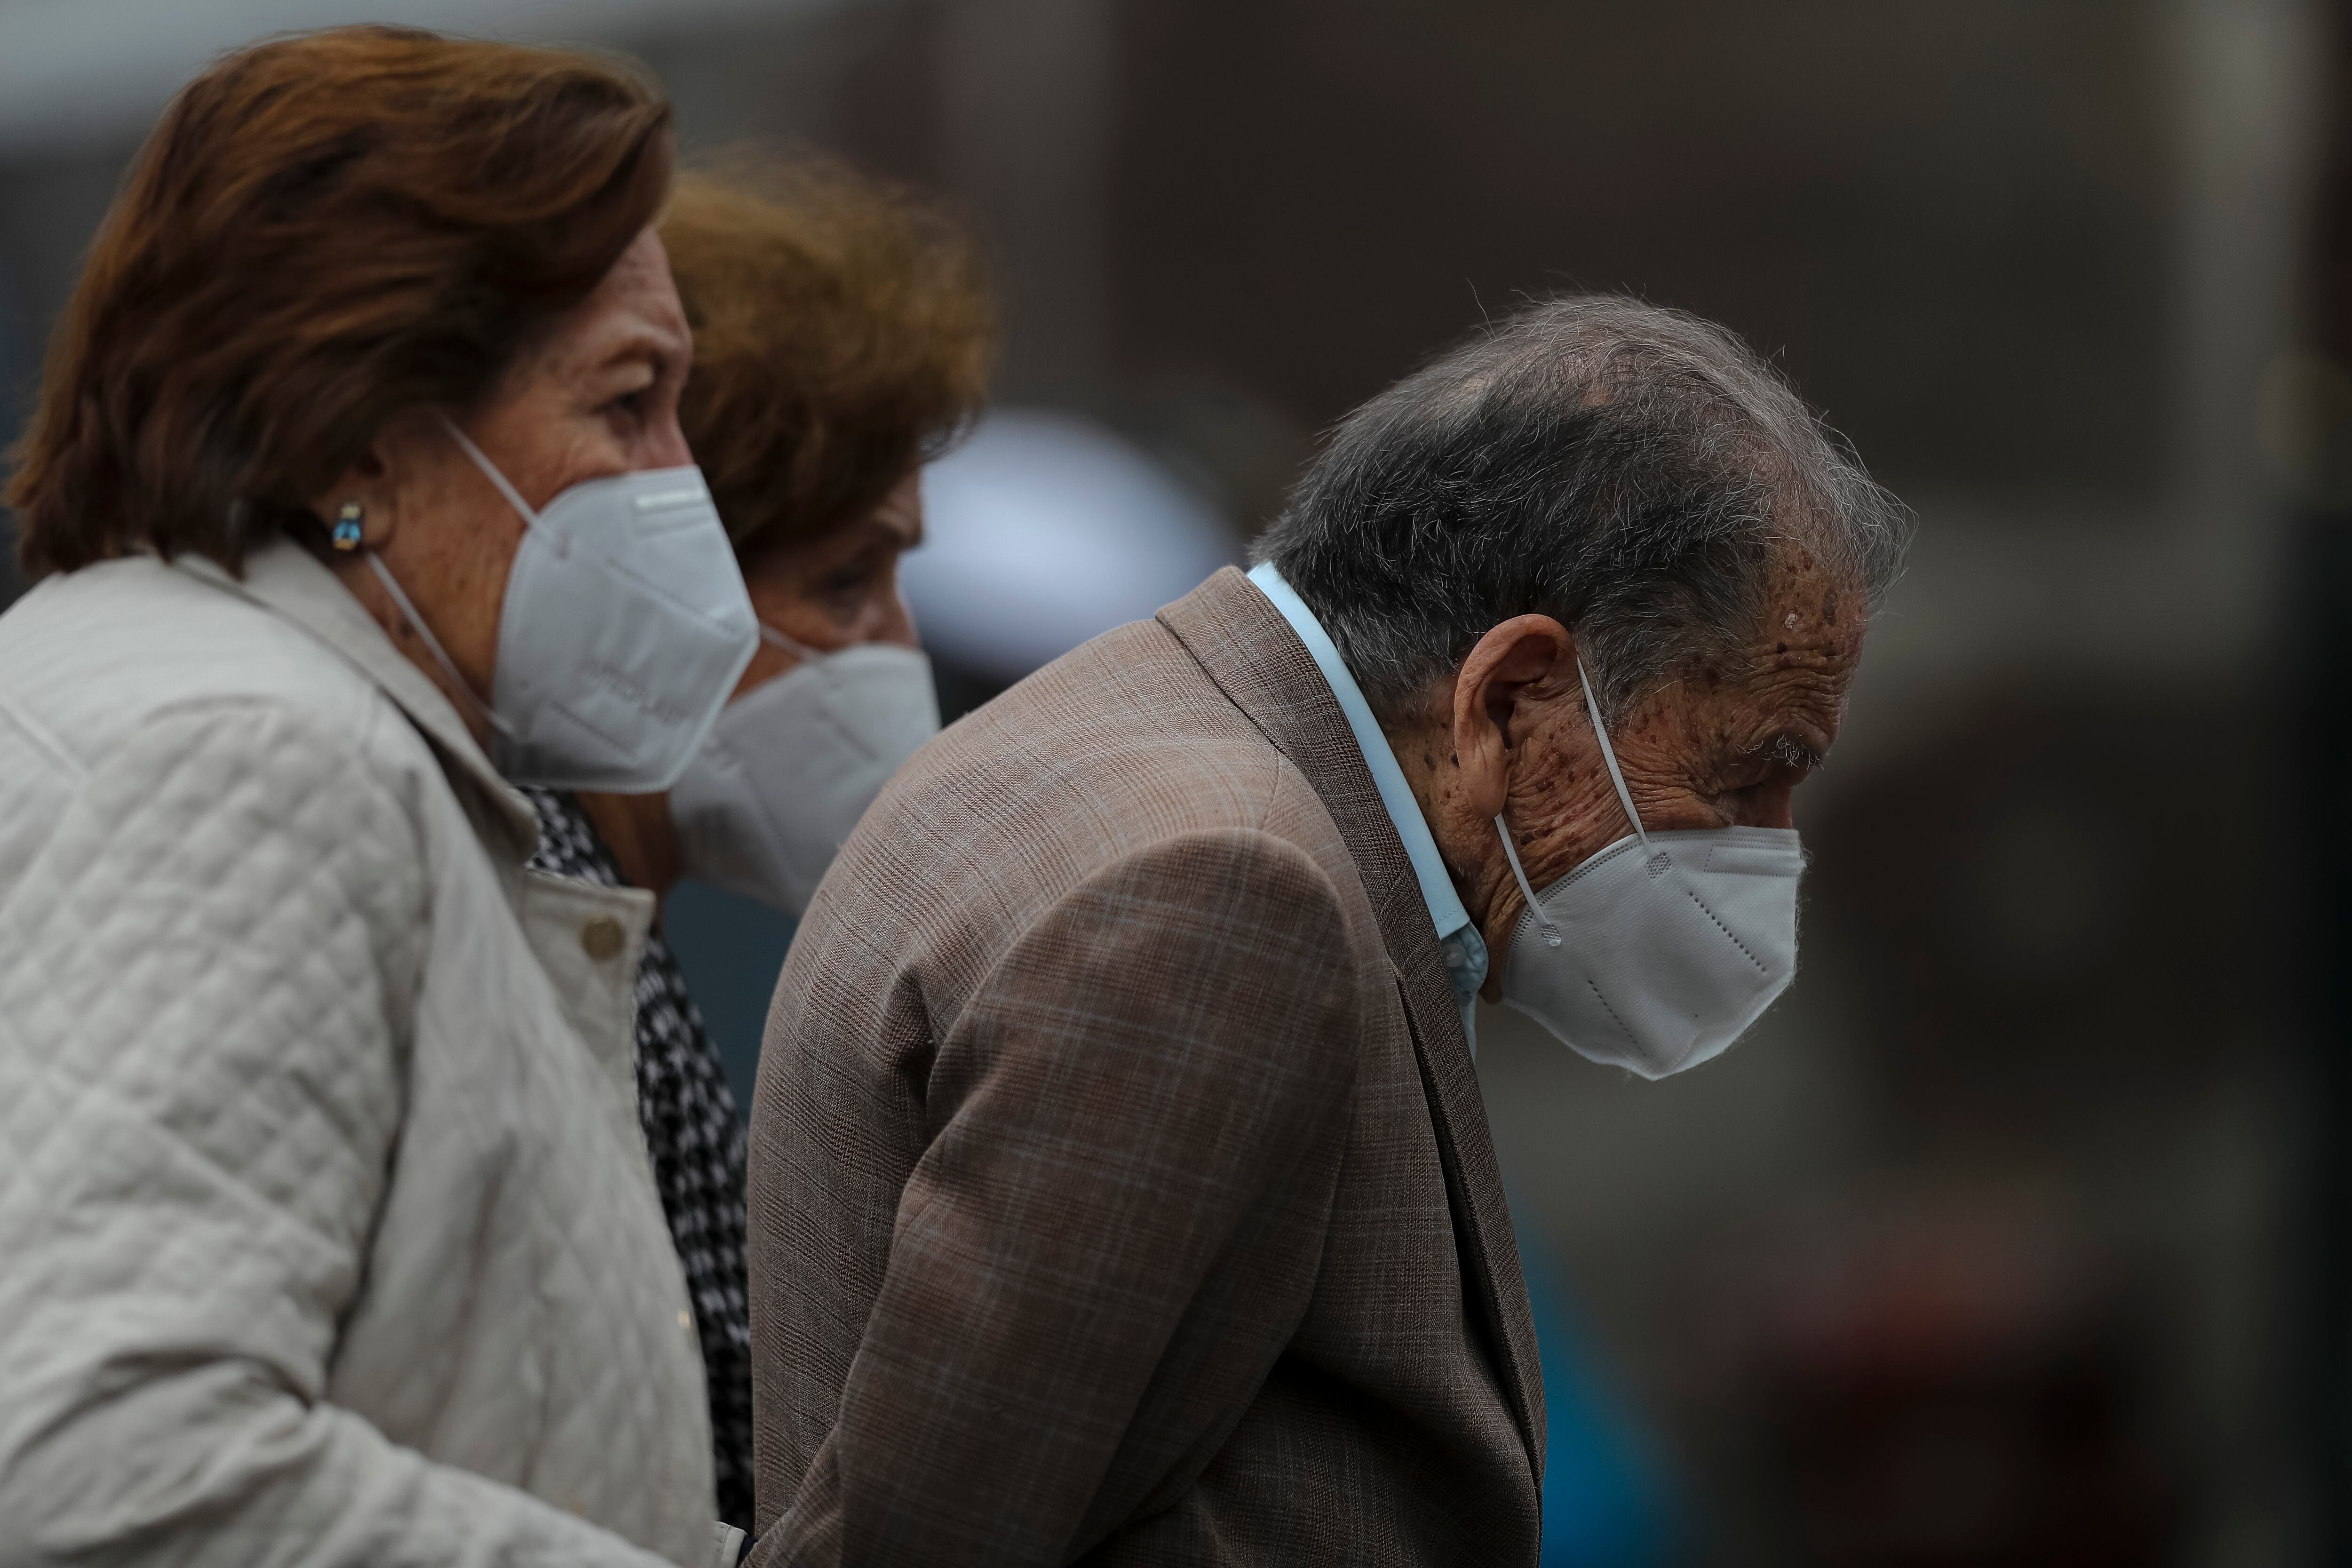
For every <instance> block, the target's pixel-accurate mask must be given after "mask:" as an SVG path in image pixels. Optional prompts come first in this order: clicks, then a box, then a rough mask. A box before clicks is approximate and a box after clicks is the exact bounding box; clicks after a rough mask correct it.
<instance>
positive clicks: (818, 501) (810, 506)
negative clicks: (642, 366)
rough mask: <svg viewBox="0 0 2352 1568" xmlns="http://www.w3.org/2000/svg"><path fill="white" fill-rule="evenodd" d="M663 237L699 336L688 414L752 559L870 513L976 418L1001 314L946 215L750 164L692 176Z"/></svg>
mask: <svg viewBox="0 0 2352 1568" xmlns="http://www.w3.org/2000/svg"><path fill="white" fill-rule="evenodd" d="M661 233H662V243H663V244H664V245H665V246H666V247H667V248H668V250H669V263H670V271H671V273H672V274H673V275H674V276H675V277H676V278H677V292H678V298H679V300H681V301H683V302H684V304H685V306H686V316H687V320H688V321H689V322H690V323H692V325H693V328H694V371H693V374H690V375H689V376H688V378H687V383H686V395H685V398H684V400H683V402H682V403H681V405H680V406H679V410H678V417H679V420H680V422H681V423H682V424H683V425H684V426H685V427H686V439H687V444H688V446H690V447H693V448H694V457H695V461H697V462H698V463H699V464H701V465H702V472H703V476H704V478H705V479H708V480H709V485H710V493H711V498H712V499H713V500H716V501H717V502H718V504H719V516H720V517H721V518H723V519H724V520H725V521H726V523H727V531H728V532H729V534H730V535H731V536H732V537H733V539H734V541H735V547H736V550H737V551H738V552H740V553H743V554H749V553H751V552H754V551H757V550H759V549H761V548H763V547H764V546H767V545H770V544H778V543H785V542H792V541H795V540H803V539H809V538H814V537H815V536H816V535H818V534H821V533H824V532H825V531H828V530H830V529H833V528H835V527H838V526H840V525H841V524H843V523H845V522H848V521H853V520H855V519H856V518H858V517H861V516H864V515H865V514H866V512H868V511H871V510H873V508H874V507H875V505H876V504H877V502H879V501H880V500H882V498H883V497H884V496H885V495H887V494H888V493H889V491H890V489H891V488H892V487H893V486H895V485H896V484H898V481H899V480H901V479H905V478H906V477H907V475H908V474H909V473H911V472H913V471H914V468H915V466H916V465H917V464H918V463H919V462H920V461H921V460H922V459H923V458H925V457H927V456H929V455H930V454H932V453H934V452H936V451H937V450H939V449H940V447H943V446H944V445H946V444H947V443H948V442H949V441H950V440H951V439H952V438H953V437H955V436H956V435H957V434H958V433H960V432H961V429H962V427H963V426H964V425H965V424H966V423H968V422H969V421H970V420H971V417H972V416H974V415H975V414H977V413H978V412H979V409H980V405H981V402H982V398H984V397H985V396H986V395H987V391H988V373H989V366H990V362H991V359H992V355H993V352H994V348H995V342H996V313H995V310H994V306H993V303H992V299H991V296H990V292H989V288H988V282H987V278H986V276H985V273H984V271H983V269H982V266H981V261H980V253H979V250H978V248H977V247H975V246H974V245H973V244H972V242H971V239H970V238H969V237H968V236H967V235H966V234H965V233H964V231H963V230H962V229H961V228H960V227H958V226H956V225H955V224H953V223H951V222H950V221H949V220H948V219H947V218H946V217H945V216H942V215H941V214H940V213H939V212H938V211H936V210H934V209H932V208H930V207H928V206H926V205H923V204H921V203H919V202H918V201H915V200H913V199H912V198H910V197H909V196H908V195H905V194H904V193H902V192H899V191H896V190H894V189H892V188H890V187H888V186H887V185H882V184H876V183H875V182H873V181H871V180H867V179H865V178H863V177H861V176H859V175H857V174H853V173H851V172H850V171H848V170H847V169H845V168H843V167H841V166H839V165H838V164H835V163H829V162H826V161H824V160H821V159H814V158H807V157H802V158H795V159H790V160H780V159H761V158H760V157H758V156H756V155H754V154H750V153H737V154H735V155H733V156H732V157H730V159H728V160H726V161H725V162H723V163H721V164H720V165H719V168H718V169H717V170H715V171H710V172H701V173H693V174H684V175H681V176H680V177H679V179H678V183H677V195H675V197H674V198H673V199H672V201H671V203H670V208H669V212H668V214H667V216H665V217H664V218H663V219H662V229H661Z"/></svg>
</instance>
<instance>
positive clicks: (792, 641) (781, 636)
mask: <svg viewBox="0 0 2352 1568" xmlns="http://www.w3.org/2000/svg"><path fill="white" fill-rule="evenodd" d="M753 618H754V619H755V620H757V619H758V617H756V616H754V617H753ZM759 627H760V640H761V642H763V643H766V644H767V645H768V646H769V647H780V648H782V649H783V650H784V651H785V652H786V653H788V654H791V655H793V657H795V658H798V659H799V660H800V661H801V662H802V663H803V664H814V663H816V662H817V661H818V660H820V659H822V658H824V649H823V648H814V647H809V645H808V644H806V643H804V642H803V641H801V640H800V639H799V638H798V637H793V635H792V634H790V633H789V632H780V631H778V630H777V629H776V628H775V627H773V626H770V625H769V624H768V623H767V622H765V621H759Z"/></svg>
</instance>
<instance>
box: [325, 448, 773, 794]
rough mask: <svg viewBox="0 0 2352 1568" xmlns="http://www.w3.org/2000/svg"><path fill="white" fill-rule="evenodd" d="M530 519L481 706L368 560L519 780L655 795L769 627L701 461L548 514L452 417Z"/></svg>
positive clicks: (504, 766) (551, 506)
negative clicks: (757, 612)
mask: <svg viewBox="0 0 2352 1568" xmlns="http://www.w3.org/2000/svg"><path fill="white" fill-rule="evenodd" d="M443 423H444V424H445V425H447V426H448V429H449V434H450V435H451V436H453V437H456V438H457V445H458V446H459V447H461V448H463V449H464V451H465V453H466V456H467V457H468V458H472V459H473V461H474V466H475V467H476V468H479V469H481V470H482V473H483V475H484V476H485V477H486V478H488V479H489V481H490V483H492V484H493V485H496V486H497V487H498V489H499V494H500V495H503V496H505V497H506V499H507V504H508V505H509V506H511V507H513V508H514V509H515V512H516V515H518V516H520V518H521V519H522V520H523V521H524V523H525V524H526V525H527V527H526V529H525V531H524V533H523V539H522V543H521V545H520V548H519V549H517V550H516V552H515V558H514V565H513V566H512V568H511V569H510V570H509V572H508V574H507V590H506V599H505V602H504V605H503V606H502V608H501V609H500V612H499V648H498V662H497V664H496V666H495V667H494V668H493V669H492V673H491V689H490V700H489V703H488V706H487V707H485V706H484V705H483V704H482V703H481V701H480V700H479V699H478V698H477V697H475V696H474V694H473V689H472V688H471V687H469V686H467V684H466V680H465V678H464V677H462V676H460V675H459V674H458V673H457V667H456V666H454V665H453V664H451V663H450V662H449V656H448V655H447V654H446V653H444V652H443V651H442V648H441V644H440V642H439V641H438V639H436V637H434V636H433V633H432V631H431V629H430V628H429V627H427V626H425V619H424V617H423V616H419V615H418V614H417V613H416V610H415V606H413V605H410V604H409V602H408V596H407V595H405V594H403V593H402V592H401V591H400V584H398V583H396V582H394V580H393V576H392V574H391V572H390V571H388V570H387V569H386V568H385V566H384V564H383V562H382V561H381V560H380V559H378V558H377V557H376V556H374V555H373V554H371V555H369V557H368V563H369V564H370V565H371V566H373V568H374V569H375V574H376V577H377V578H378V580H379V581H381V582H382V583H383V585H384V587H385V588H386V590H388V591H389V592H390V593H391V595H392V596H393V598H394V601H395V602H397V603H398V604H399V605H400V607H401V611H402V613H403V614H404V615H406V616H408V619H409V621H410V623H411V624H412V625H414V626H415V627H416V629H417V631H418V632H419V633H420V634H421V635H422V636H423V637H424V639H425V647H427V648H428V649H429V650H431V652H432V654H433V657H434V658H435V659H436V660H438V661H439V663H440V665H441V668H442V670H443V672H444V673H446V675H447V676H448V677H449V679H450V682H451V684H453V685H454V686H456V687H457V689H458V691H459V692H461V693H463V694H464V695H465V697H466V699H467V701H468V702H469V703H470V704H471V705H472V707H473V708H474V710H475V711H476V712H477V713H478V714H479V715H480V716H481V718H482V719H483V720H484V721H485V722H486V723H487V724H488V727H489V731H490V748H489V750H490V761H491V762H492V763H494V764H496V765H497V767H498V770H499V773H503V774H505V775H506V777H507V778H508V779H509V780H510V781H512V782H513V783H515V784H539V785H541V786H544V787H546V788H550V789H593V790H611V791H614V792H617V793H620V794H625V795H648V794H652V793H654V792H656V791H658V790H665V789H667V788H668V787H669V786H670V785H671V784H675V783H677V778H678V775H679V774H680V773H684V772H685V771H686V766H687V764H688V763H689V762H691V761H692V760H693V758H694V752H695V748H696V747H698V746H699V745H700V744H701V743H702V738H703V737H704V736H705V735H707V734H708V733H709V731H710V727H711V724H712V723H713V722H714V721H716V720H717V719H718V717H719V709H720V708H721V707H723V706H724V705H725V704H726V701H727V698H728V695H729V694H730V692H732V691H733V690H734V689H735V682H736V680H737V679H738V678H740V676H741V675H742V673H743V667H744V666H745V665H747V664H749V663H751V655H752V653H753V652H754V651H755V650H757V648H758V647H759V646H760V644H759V638H758V637H757V635H756V633H757V630H758V626H759V623H758V621H757V620H756V619H755V618H754V617H753V616H752V614H751V595H749V594H747V593H745V592H744V589H743V574H742V573H741V572H740V570H738V569H737V567H736V564H735V551H734V547H733V546H732V545H730V543H729V542H728V541H727V531H726V529H725V528H724V527H723V526H721V525H720V523H719V510H718V508H716V507H715V506H713V505H712V504H711V501H710V491H709V489H708V488H707V487H706V486H705V485H704V484H703V482H702V470H701V469H700V468H693V467H688V468H646V469H640V470H639V471H637V472H635V473H630V474H617V475H614V477H613V478H611V479H591V480H589V481H587V482H586V483H585V484H578V485H573V486H572V488H571V489H567V490H565V491H563V492H562V494H561V495H559V496H557V497H556V498H555V499H554V500H551V501H549V502H548V503H547V505H546V506H545V507H544V508H543V509H541V510H538V511H533V510H531V509H530V506H529V505H528V504H526V503H525V502H524V500H523V499H522V497H521V495H520V493H518V492H517V491H516V489H515V488H514V486H512V485H510V484H509V483H508V482H507V478H506V476H505V475H504V474H501V473H500V472H499V470H498V468H497V467H496V466H495V465H493V464H492V463H491V461H490V460H489V459H488V458H486V457H484V456H483V455H482V452H481V449H480V448H479V447H476V446H475V445H474V443H473V442H471V441H470V440H468V439H467V437H466V433H465V432H464V431H462V430H460V429H458V428H457V426H456V425H455V424H451V423H450V422H449V421H447V420H446V419H445V420H444V421H443Z"/></svg>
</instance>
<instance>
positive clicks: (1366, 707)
mask: <svg viewBox="0 0 2352 1568" xmlns="http://www.w3.org/2000/svg"><path fill="white" fill-rule="evenodd" d="M1249 579H1250V581H1251V582H1253V583H1255V584H1257V587H1258V591H1259V592H1260V593H1262V594H1264V595H1265V596H1266V598H1267V599H1268V600H1270V601H1271V602H1272V603H1273V605H1274V607H1275V608H1276V609H1277V610H1279V611H1281V612H1282V618H1283V619H1284V620H1286V621H1288V622H1289V623H1290V629H1291V630H1292V631H1295V632H1297V634H1298V640H1299V641H1300V642H1303V643H1305V644H1306V645H1307V652H1308V653H1309V654H1310V655H1312V656H1313V657H1314V659H1315V668H1318V669H1319V670H1321V671H1322V672H1323V679H1324V682H1325V684H1327V685H1328V686H1329V687H1330V688H1331V695H1332V696H1334V697H1336V698H1338V699H1339V711H1340V712H1342V713H1344V714H1346V715H1347V716H1348V728H1349V729H1350V730H1352V731H1355V735H1356V746H1357V749H1358V750H1360V751H1361V752H1363V753H1364V765H1365V766H1366V767H1367V768H1370V770H1371V774H1372V786H1373V787H1374V788H1375V789H1377V790H1379V791H1380V795H1381V805H1383V806H1385V807H1387V808H1388V814H1389V821H1390V822H1391V823H1392V824H1394V825H1395V826H1396V831H1397V837H1399V838H1400V839H1402V840H1403V841H1404V853H1405V858H1406V859H1408V860H1410V861H1412V874H1413V876H1414V878H1415V879H1418V880H1419V881H1420V883H1421V897H1422V901H1423V903H1425V904H1427V905H1428V906H1429V919H1430V923H1431V924H1432V925H1433V926H1435V927H1436V929H1437V942H1438V946H1439V948H1440V950H1441V951H1443V952H1444V955H1445V968H1446V973H1447V974H1448V976H1449V977H1450V978H1451V979H1452V980H1453V982H1454V999H1455V1000H1456V1001H1457V1002H1459V1003H1460V1004H1461V1005H1462V1027H1463V1031H1464V1032H1465V1034H1469V1035H1470V1038H1471V1049H1472V1050H1473V1051H1474V1052H1475V1050H1476V1049H1477V1036H1476V1035H1475V1033H1474V1032H1472V1030H1471V1011H1472V1007H1473V1005H1474V1004H1475V999H1476V997H1477V994H1478V987H1479V986H1481V985H1483V984H1486V941H1485V939H1483V938H1482V937H1480V936H1479V934H1478V928H1477V927H1476V926H1475V925H1473V924H1472V923H1471V921H1470V911H1469V910H1465V909H1464V908H1463V907H1462V895H1461V894H1459V893H1457V892H1455V891H1454V879H1453V877H1452V876H1451V875H1449V874H1448V873H1447V871H1446V869H1445V862H1444V860H1443V859H1442V858H1439V856H1438V853H1437V840H1436V839H1434V838H1433V837H1430V832H1429V823H1428V821H1427V819H1426V818H1424V817H1423V816H1422V814H1421V802H1419V801H1418V800H1415V799H1414V798H1413V794H1412V785H1411V784H1407V783H1405V777H1404V770H1403V769H1402V768H1401V767H1399V766H1398V765H1397V760H1396V752H1394V751H1392V750H1391V748H1390V746H1389V739H1388V737H1387V736H1386V735H1384V734H1382V733H1381V726H1380V722H1379V721H1377V720H1375V719H1374V718H1373V717H1372V708H1371V704H1370V703H1369V702H1366V701H1365V700H1364V693H1363V691H1362V689H1360V688H1359V687H1358V686H1357V685H1356V678H1355V676H1354V675H1352V674H1350V673H1349V669H1348V667H1347V665H1346V664H1344V663H1343V662H1341V660H1340V658H1339V649H1338V648H1337V647H1333V646H1332V644H1331V637H1330V634H1329V633H1328V632H1326V631H1325V630H1324V629H1323V623H1322V622H1320V621H1318V620H1317V619H1316V618H1315V612H1314V611H1312V610H1310V609H1308V608H1307V602H1306V601H1305V600H1304V599H1301V598H1300V597H1299V596H1298V595H1297V593H1296V592H1295V591H1293V589H1292V588H1291V586H1290V584H1287V583H1286V582H1284V581H1283V580H1282V574H1281V573H1279V572H1277V571H1276V570H1275V569H1274V565H1273V563H1271V562H1268V563H1264V564H1262V565H1258V566H1255V567H1252V568H1251V569H1250V574H1249Z"/></svg>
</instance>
